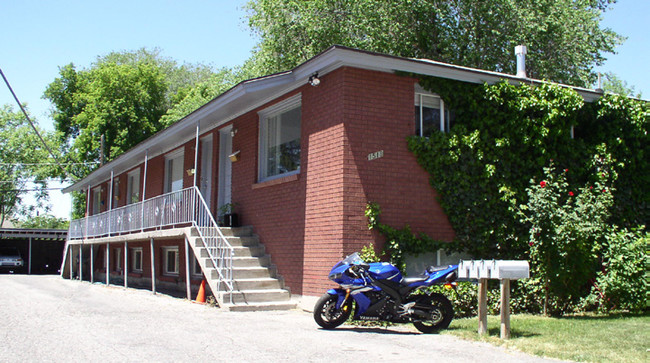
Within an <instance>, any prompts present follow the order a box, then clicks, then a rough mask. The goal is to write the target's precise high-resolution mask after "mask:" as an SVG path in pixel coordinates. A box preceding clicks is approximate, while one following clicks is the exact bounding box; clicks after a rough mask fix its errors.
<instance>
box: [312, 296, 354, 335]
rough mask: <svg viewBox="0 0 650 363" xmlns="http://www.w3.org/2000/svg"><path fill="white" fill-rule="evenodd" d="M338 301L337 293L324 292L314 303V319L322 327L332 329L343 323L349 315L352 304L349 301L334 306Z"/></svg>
mask: <svg viewBox="0 0 650 363" xmlns="http://www.w3.org/2000/svg"><path fill="white" fill-rule="evenodd" d="M337 301H338V296H337V295H330V294H325V295H323V296H322V297H321V298H320V299H318V302H317V303H316V306H315V307H314V320H316V323H317V324H318V325H320V326H321V327H322V328H323V329H334V328H336V327H337V326H339V325H341V324H343V323H344V322H345V321H346V320H348V318H349V317H350V313H351V312H352V306H350V303H349V302H348V303H346V304H344V305H341V307H340V308H338V309H337V308H336V302H337Z"/></svg>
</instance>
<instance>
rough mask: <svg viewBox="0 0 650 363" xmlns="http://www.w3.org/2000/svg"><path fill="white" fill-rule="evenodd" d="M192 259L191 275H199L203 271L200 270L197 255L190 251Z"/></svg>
mask: <svg viewBox="0 0 650 363" xmlns="http://www.w3.org/2000/svg"><path fill="white" fill-rule="evenodd" d="M192 260H193V261H194V263H193V264H192V276H201V275H202V274H203V271H201V265H200V264H199V260H198V257H196V256H195V255H194V253H192Z"/></svg>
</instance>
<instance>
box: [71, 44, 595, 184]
mask: <svg viewBox="0 0 650 363" xmlns="http://www.w3.org/2000/svg"><path fill="white" fill-rule="evenodd" d="M341 67H354V68H361V69H367V70H375V71H380V72H387V73H394V72H395V71H401V72H407V73H414V74H422V75H425V76H434V77H441V78H447V79H453V80H457V81H463V82H469V83H479V84H480V83H488V84H493V83H496V82H499V81H501V80H504V79H505V80H507V81H508V82H510V83H512V84H519V83H529V84H542V83H552V82H545V81H541V80H536V79H531V78H520V77H516V76H514V75H510V74H505V73H498V72H492V71H485V70H481V69H475V68H469V67H462V66H457V65H453V64H447V63H442V62H436V61H432V60H428V59H414V58H402V57H396V56H391V55H387V54H380V53H373V52H368V51H363V50H358V49H353V48H347V47H343V46H332V47H330V48H328V49H327V50H325V51H323V52H322V53H321V54H319V55H317V56H315V57H313V58H311V59H310V60H308V61H306V62H304V63H302V64H300V65H298V66H297V67H296V68H294V69H293V70H290V71H286V72H281V73H276V74H272V75H269V76H264V77H260V78H254V79H250V80H246V81H242V82H240V83H239V84H237V85H235V86H234V87H232V88H231V89H229V90H228V91H226V92H224V93H222V94H221V95H219V96H217V97H216V98H214V99H213V100H211V101H209V102H208V103H206V104H205V105H203V106H201V107H199V108H198V109H196V110H195V111H194V112H192V113H190V114H189V115H187V116H185V117H184V118H183V119H181V120H179V121H177V122H176V123H174V124H172V125H171V126H169V127H167V128H166V129H164V130H161V131H159V132H158V133H157V134H155V135H153V136H151V137H149V138H148V139H147V140H145V141H143V142H141V143H139V144H138V145H136V146H134V147H133V148H132V149H131V150H129V151H127V152H126V153H124V154H122V155H120V156H118V157H117V158H116V159H114V160H112V161H111V162H109V163H107V164H106V165H104V166H102V167H100V168H99V169H97V170H95V171H94V172H92V173H91V174H89V175H88V176H86V177H85V178H83V179H81V180H79V181H78V182H76V183H74V184H73V185H71V186H69V187H67V188H65V189H63V190H62V191H63V192H64V193H69V192H71V191H79V190H85V189H86V187H88V185H91V186H94V185H97V184H99V183H102V182H104V181H106V180H107V179H108V178H107V176H106V175H108V174H109V173H110V171H111V170H113V171H114V172H115V174H121V173H123V172H125V171H128V170H129V169H132V168H133V167H134V165H137V164H140V163H142V162H144V155H145V153H146V152H147V150H148V152H149V159H151V158H153V157H156V156H158V155H160V154H163V153H164V152H166V151H169V150H173V149H175V148H177V147H179V146H180V145H182V144H184V143H185V142H187V141H188V140H191V139H192V138H194V137H195V134H194V130H195V128H196V125H197V123H199V125H200V130H201V133H202V134H203V133H205V132H208V131H210V130H213V129H214V128H217V127H219V126H221V125H223V124H224V123H226V122H229V121H231V120H233V119H235V118H237V117H239V116H241V115H242V114H244V113H246V112H249V111H251V110H254V109H255V108H258V107H260V106H262V105H264V104H265V103H267V102H270V101H272V100H273V99H275V98H277V97H280V96H282V95H284V94H286V93H288V92H291V91H292V90H295V89H297V88H299V87H301V86H303V85H304V84H306V83H307V79H308V78H309V76H311V75H312V74H314V73H315V72H318V74H319V75H320V76H324V75H325V74H327V73H329V72H331V71H333V70H335V69H338V68H341ZM559 85H560V86H562V87H567V88H571V89H574V90H575V91H577V92H578V93H579V94H580V95H581V96H582V97H583V98H584V99H585V100H586V101H589V102H591V101H594V100H596V99H597V98H599V97H601V96H602V93H599V92H596V91H594V90H590V89H586V88H581V87H574V86H568V85H563V84H559ZM246 97H250V98H251V99H250V102H245V106H237V107H238V108H237V109H236V111H229V113H228V114H227V115H221V116H219V119H218V120H215V119H211V116H213V115H214V114H215V112H217V111H218V110H220V109H222V108H224V109H225V108H226V107H228V106H229V105H231V104H233V103H235V102H237V101H239V100H241V99H243V98H246ZM178 135H182V136H178ZM162 144H164V145H165V147H164V149H163V147H161V146H160V145H162Z"/></svg>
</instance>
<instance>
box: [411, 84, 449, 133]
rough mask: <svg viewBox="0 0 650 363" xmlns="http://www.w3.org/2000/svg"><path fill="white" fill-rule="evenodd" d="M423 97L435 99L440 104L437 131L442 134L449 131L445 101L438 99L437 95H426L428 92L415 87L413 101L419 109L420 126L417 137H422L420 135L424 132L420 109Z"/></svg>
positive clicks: (422, 115)
mask: <svg viewBox="0 0 650 363" xmlns="http://www.w3.org/2000/svg"><path fill="white" fill-rule="evenodd" d="M425 97H431V98H434V99H436V100H438V101H439V102H440V126H439V129H440V130H441V131H442V132H449V129H450V125H449V121H450V118H451V115H450V114H449V111H448V110H447V109H446V106H445V101H444V100H443V99H442V97H440V96H439V95H437V94H434V93H428V92H426V91H424V90H423V89H422V88H421V87H416V90H415V100H414V101H415V106H416V107H419V110H420V125H419V126H420V134H419V135H417V136H424V135H423V134H422V133H423V131H424V112H423V110H422V108H423V107H422V104H423V103H424V102H423V101H424V98H425Z"/></svg>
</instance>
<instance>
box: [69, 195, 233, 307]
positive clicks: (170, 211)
mask: <svg viewBox="0 0 650 363" xmlns="http://www.w3.org/2000/svg"><path fill="white" fill-rule="evenodd" d="M189 225H192V226H193V227H196V230H197V231H198V233H199V237H200V239H201V241H202V242H203V246H204V247H205V248H206V250H207V251H208V255H209V256H210V259H211V260H212V264H213V265H214V267H215V269H216V271H217V274H218V275H219V278H218V281H219V283H218V291H222V289H221V286H220V285H221V284H224V287H225V289H224V290H225V291H227V292H228V293H230V295H231V297H232V292H233V280H232V277H233V275H232V257H233V255H234V250H233V248H232V246H231V245H230V243H228V240H227V239H226V238H225V237H224V235H223V233H221V230H220V229H219V227H218V226H217V223H216V222H215V220H214V217H213V216H212V213H211V212H210V208H208V206H207V204H206V203H205V200H204V199H203V196H202V195H201V192H200V191H199V189H198V188H197V187H190V188H186V189H183V190H179V191H176V192H171V193H167V194H163V195H160V196H157V197H154V198H151V199H147V200H145V201H143V202H139V203H133V204H129V205H127V206H124V207H120V208H115V209H112V210H109V211H106V212H104V213H100V214H97V215H93V216H90V217H87V218H82V219H75V220H73V221H71V222H70V229H69V231H68V239H70V240H75V239H88V238H98V237H110V236H115V235H123V234H128V233H134V232H144V231H148V230H155V229H161V228H163V227H181V226H189ZM215 293H217V291H215Z"/></svg>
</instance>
